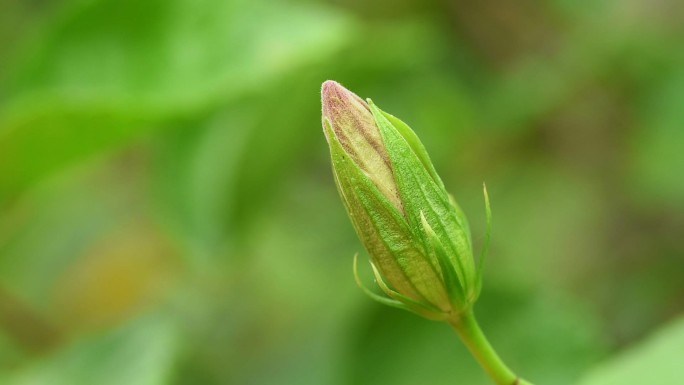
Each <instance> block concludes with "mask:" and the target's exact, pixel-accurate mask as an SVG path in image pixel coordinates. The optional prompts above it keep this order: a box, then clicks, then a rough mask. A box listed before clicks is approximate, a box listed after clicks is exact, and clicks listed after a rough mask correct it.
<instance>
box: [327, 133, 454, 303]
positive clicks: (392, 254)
mask: <svg viewBox="0 0 684 385" xmlns="http://www.w3.org/2000/svg"><path fill="white" fill-rule="evenodd" d="M325 129H326V130H328V132H327V134H328V135H329V144H330V153H331V157H332V161H333V173H334V174H335V180H336V183H337V184H338V189H339V191H340V194H341V195H342V196H343V201H345V207H346V208H347V211H348V213H349V216H350V217H351V219H352V224H353V225H354V229H355V230H356V232H357V234H358V235H359V238H361V240H362V242H363V244H364V246H365V247H366V249H367V250H368V252H369V254H370V255H371V256H372V258H373V259H374V262H375V263H376V265H378V266H379V268H380V270H381V271H382V274H383V276H384V277H385V278H386V279H387V280H388V281H389V282H390V283H391V284H392V286H394V289H395V291H398V292H401V293H402V295H404V296H406V297H407V298H412V300H413V301H415V302H417V303H421V304H424V306H425V307H430V306H431V305H435V306H437V305H439V306H441V307H448V303H449V302H448V297H447V294H446V293H445V292H444V291H443V290H442V289H441V287H439V273H438V272H437V271H436V270H435V269H434V267H433V266H432V264H431V263H430V261H429V260H428V259H427V257H426V256H425V255H424V254H423V251H422V249H420V244H417V243H416V240H415V239H414V235H413V233H412V232H411V230H410V229H409V225H408V223H407V222H406V220H405V219H404V217H403V216H402V214H401V213H400V212H399V211H397V209H396V208H395V207H394V206H393V205H392V204H391V202H389V200H388V199H387V198H386V197H385V196H384V195H382V193H381V192H380V191H379V190H378V189H377V187H376V186H375V185H374V183H373V182H372V181H371V180H370V179H369V178H368V177H367V176H366V174H365V173H364V172H363V171H362V170H361V169H360V168H359V167H358V165H356V164H355V163H354V162H353V160H351V158H349V157H348V156H346V153H345V152H344V150H343V149H342V146H341V144H340V143H339V141H337V139H336V138H335V136H334V135H333V133H332V130H331V129H330V127H329V126H326V127H325Z"/></svg>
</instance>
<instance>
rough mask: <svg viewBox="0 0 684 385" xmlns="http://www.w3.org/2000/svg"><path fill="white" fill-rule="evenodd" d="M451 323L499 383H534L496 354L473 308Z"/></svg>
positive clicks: (489, 373)
mask: <svg viewBox="0 0 684 385" xmlns="http://www.w3.org/2000/svg"><path fill="white" fill-rule="evenodd" d="M449 324H451V326H452V327H453V328H454V330H456V333H458V335H459V336H460V337H461V339H462V340H463V342H464V343H465V345H466V346H467V347H468V349H469V350H470V352H471V353H472V354H473V356H475V359H476V360H477V362H479V363H480V366H482V368H483V369H484V370H485V372H487V374H488V375H489V377H491V379H492V380H493V381H494V382H495V383H496V384H497V385H532V383H530V382H528V381H525V380H523V379H522V378H520V377H518V376H517V375H516V374H515V373H513V371H512V370H511V369H509V368H508V366H506V364H504V362H503V361H502V360H501V358H500V357H499V355H498V354H496V351H495V350H494V348H493V347H492V345H491V344H490V343H489V341H487V337H485V335H484V333H483V332H482V329H480V325H478V323H477V320H476V319H475V315H474V314H473V312H472V310H470V311H468V312H467V313H464V314H461V315H460V316H459V317H458V318H456V319H453V320H449Z"/></svg>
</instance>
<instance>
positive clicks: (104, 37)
mask: <svg viewBox="0 0 684 385" xmlns="http://www.w3.org/2000/svg"><path fill="white" fill-rule="evenodd" d="M351 35H352V27H351V24H350V21H349V19H347V18H346V17H344V16H343V15H341V14H339V13H331V12H329V11H327V10H326V9H325V8H321V7H314V6H307V7H305V6H294V5H289V6H285V5H283V4H279V3H276V2H251V1H237V0H236V1H217V0H202V1H199V2H198V1H190V0H175V1H161V0H152V1H144V2H143V1H135V0H127V1H124V2H121V1H113V0H103V1H99V2H76V3H75V4H74V5H73V7H72V9H70V10H69V12H66V13H65V15H64V17H62V18H61V19H59V20H57V21H56V22H55V23H54V25H52V26H51V27H50V28H48V30H46V31H45V33H44V35H43V39H42V40H40V41H38V42H36V44H35V46H34V47H32V49H31V50H27V52H28V54H27V55H26V58H25V60H24V61H22V62H21V63H20V64H21V66H19V67H18V68H19V69H18V71H17V73H16V74H15V76H14V77H13V80H14V81H13V83H12V84H11V85H10V92H9V94H10V98H9V100H8V101H9V103H7V106H6V107H5V108H4V109H3V110H2V111H0V186H2V187H1V188H0V199H2V198H3V196H4V195H6V194H7V193H8V192H11V191H12V190H13V189H15V188H17V187H20V186H23V185H25V184H27V183H30V182H31V181H32V180H35V179H36V178H39V177H40V176H41V175H43V174H45V173H47V172H50V171H52V170H55V169H57V168H59V167H61V166H62V165H64V164H68V163H70V162H72V161H74V160H76V159H78V158H80V157H83V156H85V155H89V154H94V153H97V152H98V151H101V150H103V149H107V148H111V147H113V146H116V145H119V144H121V143H124V142H126V141H128V140H130V139H131V138H134V137H138V136H140V135H141V134H143V133H147V132H150V131H151V130H153V129H156V128H163V127H164V126H165V124H164V123H161V122H162V121H164V120H168V119H170V118H174V117H183V116H188V115H191V114H193V113H196V112H201V111H203V110H206V109H207V108H212V107H213V106H216V105H219V104H221V103H224V102H226V101H227V100H231V99H233V98H235V97H236V96H239V95H241V94H244V93H245V92H251V91H253V90H254V89H259V88H261V87H264V86H265V85H266V84H268V82H269V81H271V80H273V79H276V78H278V77H279V76H281V75H283V74H285V73H287V72H289V71H292V70H294V69H296V68H298V67H300V66H301V65H302V64H306V63H311V62H317V61H319V60H321V59H322V58H325V57H326V56H328V55H329V54H330V53H333V52H336V51H337V50H338V49H339V48H340V47H341V46H342V45H343V44H344V43H345V42H346V41H348V39H349V36H351Z"/></svg>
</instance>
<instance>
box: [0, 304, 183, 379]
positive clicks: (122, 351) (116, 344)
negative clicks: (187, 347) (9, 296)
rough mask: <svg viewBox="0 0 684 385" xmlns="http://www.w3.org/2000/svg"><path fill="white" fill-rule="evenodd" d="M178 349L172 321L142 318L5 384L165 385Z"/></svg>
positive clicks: (12, 376)
mask: <svg viewBox="0 0 684 385" xmlns="http://www.w3.org/2000/svg"><path fill="white" fill-rule="evenodd" d="M177 348H178V341H177V336H176V329H175V327H174V326H173V323H172V322H171V321H170V320H169V318H168V317H167V316H162V315H155V316H145V317H143V318H139V319H137V320H135V321H134V322H131V323H129V324H127V325H124V326H123V327H120V328H118V329H115V330H112V331H108V332H106V333H102V334H100V335H93V336H90V337H89V338H85V339H82V340H80V341H75V342H74V343H72V344H70V345H68V346H64V347H63V348H61V349H59V350H58V351H55V352H53V353H52V354H50V355H49V356H47V357H44V358H43V359H41V360H38V361H36V362H34V363H32V364H31V365H29V366H26V367H24V368H22V369H21V370H19V371H18V372H16V373H14V374H7V373H4V374H3V373H0V380H2V383H3V384H6V385H92V384H98V385H121V384H126V385H155V384H159V385H163V384H167V383H168V379H169V376H170V374H171V372H172V369H173V362H174V359H175V358H174V357H175V356H176V351H177Z"/></svg>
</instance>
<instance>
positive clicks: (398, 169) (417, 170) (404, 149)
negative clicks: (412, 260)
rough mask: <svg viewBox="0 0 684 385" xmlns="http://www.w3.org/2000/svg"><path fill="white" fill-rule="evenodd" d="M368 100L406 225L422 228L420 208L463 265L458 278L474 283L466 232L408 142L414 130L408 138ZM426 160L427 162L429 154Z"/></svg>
mask: <svg viewBox="0 0 684 385" xmlns="http://www.w3.org/2000/svg"><path fill="white" fill-rule="evenodd" d="M368 104H369V106H370V108H371V112H373V116H374V117H375V122H376V124H377V125H378V128H379V130H380V135H381V137H382V139H383V144H384V145H385V148H386V149H387V153H388V155H389V158H390V162H391V164H392V169H393V171H394V176H395V181H396V183H397V189H398V191H399V194H400V198H401V201H402V204H403V205H404V211H405V214H406V219H407V221H408V223H409V227H410V228H411V229H420V228H421V220H420V216H419V213H420V212H421V211H423V213H424V216H425V218H426V220H427V222H428V223H429V224H430V226H431V227H432V229H433V230H434V232H435V234H437V237H438V238H439V239H440V241H441V242H442V244H443V245H445V248H446V250H447V254H448V255H449V259H450V262H451V263H452V265H453V266H462V268H461V269H459V271H457V272H456V273H457V274H458V276H459V280H460V281H461V282H463V284H464V286H466V287H467V286H469V285H473V284H474V283H475V282H474V281H475V279H474V278H475V277H474V276H475V267H474V262H473V259H472V251H471V247H470V241H469V239H468V235H467V232H466V230H465V229H464V228H463V226H462V224H461V222H462V221H460V220H459V215H458V214H457V213H456V209H455V208H454V206H452V204H451V202H450V200H449V197H448V194H447V192H446V190H445V189H444V188H443V186H441V185H440V184H439V182H437V181H436V180H435V179H434V178H433V177H432V175H431V172H430V171H429V170H430V169H432V166H431V165H430V166H429V167H425V166H424V163H423V160H421V158H423V159H425V158H426V157H427V154H425V153H424V150H423V151H420V150H419V151H418V153H416V151H415V150H414V147H416V146H415V143H414V146H412V145H411V144H410V143H409V141H410V142H416V141H418V139H417V138H416V137H415V134H412V135H409V136H408V137H409V139H408V140H407V139H406V138H405V137H404V136H403V135H402V133H401V132H400V131H399V130H398V129H397V128H396V127H395V126H394V125H393V124H392V123H391V122H390V121H389V120H388V119H387V118H386V117H385V114H384V113H383V112H382V111H381V110H380V109H379V108H378V107H377V106H375V105H374V104H373V102H372V101H371V100H368ZM401 127H402V130H410V129H408V128H407V127H408V126H406V125H405V124H402V125H401ZM414 138H415V140H414ZM418 143H419V141H418ZM421 146H422V145H421ZM419 154H423V155H422V156H421V155H419ZM426 161H427V162H428V163H430V162H429V158H427V159H426ZM414 234H415V235H416V236H417V237H419V238H420V239H421V240H422V242H423V244H424V245H426V244H427V242H428V240H427V239H426V237H425V235H424V234H423V232H422V231H415V232H414ZM434 262H436V261H434Z"/></svg>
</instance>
